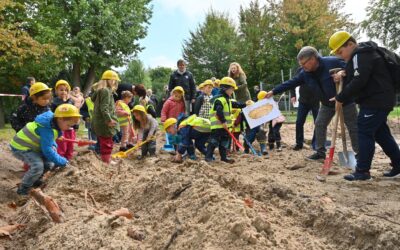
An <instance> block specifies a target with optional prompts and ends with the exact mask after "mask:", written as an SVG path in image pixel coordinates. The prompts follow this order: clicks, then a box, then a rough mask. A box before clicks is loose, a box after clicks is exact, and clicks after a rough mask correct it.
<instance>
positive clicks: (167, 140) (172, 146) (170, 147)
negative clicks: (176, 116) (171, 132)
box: [162, 133, 175, 152]
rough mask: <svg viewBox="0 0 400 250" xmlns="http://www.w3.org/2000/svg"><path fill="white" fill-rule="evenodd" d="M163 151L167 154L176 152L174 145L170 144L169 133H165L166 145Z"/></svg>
mask: <svg viewBox="0 0 400 250" xmlns="http://www.w3.org/2000/svg"><path fill="white" fill-rule="evenodd" d="M162 150H164V151H166V152H173V151H175V148H174V145H171V144H169V139H168V134H167V133H165V144H164V146H163V148H162Z"/></svg>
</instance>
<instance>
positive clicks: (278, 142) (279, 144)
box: [276, 141, 282, 152]
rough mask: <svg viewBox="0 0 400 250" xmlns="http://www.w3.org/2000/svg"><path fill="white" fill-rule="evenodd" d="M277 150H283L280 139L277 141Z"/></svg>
mask: <svg viewBox="0 0 400 250" xmlns="http://www.w3.org/2000/svg"><path fill="white" fill-rule="evenodd" d="M276 151H278V152H281V151H282V145H281V142H280V141H276Z"/></svg>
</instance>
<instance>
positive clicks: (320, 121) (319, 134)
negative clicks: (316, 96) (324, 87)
mask: <svg viewBox="0 0 400 250" xmlns="http://www.w3.org/2000/svg"><path fill="white" fill-rule="evenodd" d="M334 115H335V108H331V107H327V106H324V105H322V106H321V109H320V110H319V112H318V116H317V120H316V121H315V131H314V132H315V140H316V148H317V153H318V154H320V155H323V156H325V152H326V149H325V141H326V131H327V128H328V125H329V123H330V122H331V120H332V118H333V116H334Z"/></svg>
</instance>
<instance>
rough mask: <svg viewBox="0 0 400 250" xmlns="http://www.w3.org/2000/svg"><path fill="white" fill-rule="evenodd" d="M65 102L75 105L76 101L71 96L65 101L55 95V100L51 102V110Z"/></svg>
mask: <svg viewBox="0 0 400 250" xmlns="http://www.w3.org/2000/svg"><path fill="white" fill-rule="evenodd" d="M65 103H68V104H72V105H74V101H73V100H72V99H71V98H68V99H67V100H66V101H65V102H64V101H63V100H62V99H60V98H58V97H54V98H53V102H52V103H51V111H52V112H54V111H55V110H56V108H57V107H58V106H60V105H61V104H65Z"/></svg>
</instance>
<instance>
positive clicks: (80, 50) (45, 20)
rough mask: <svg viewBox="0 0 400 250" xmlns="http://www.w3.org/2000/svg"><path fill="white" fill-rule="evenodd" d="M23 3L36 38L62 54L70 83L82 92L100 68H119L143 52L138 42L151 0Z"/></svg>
mask: <svg viewBox="0 0 400 250" xmlns="http://www.w3.org/2000/svg"><path fill="white" fill-rule="evenodd" d="M27 2H28V4H29V6H30V9H31V17H32V20H31V27H30V28H31V29H32V30H33V31H34V33H35V37H36V38H37V39H38V40H39V41H46V42H51V43H53V44H57V45H58V46H59V47H60V48H62V49H63V52H64V58H65V60H66V68H67V70H68V71H69V72H71V73H70V78H71V79H70V80H71V82H72V83H73V85H76V86H81V87H83V89H84V91H87V90H88V89H89V88H90V86H91V84H92V83H93V82H94V80H95V78H96V75H98V74H100V73H101V72H102V71H103V70H104V69H107V68H110V67H111V66H122V65H123V64H124V63H126V62H127V61H128V60H129V58H130V57H131V56H132V55H135V54H137V53H138V52H139V51H141V50H142V48H141V47H140V46H139V44H138V40H139V39H142V38H144V37H145V35H146V33H147V26H146V25H147V24H148V20H149V18H150V17H151V9H150V7H149V3H150V0H124V1H122V0H119V1H107V0H80V1H66V0H30V1H27ZM81 80H82V81H81Z"/></svg>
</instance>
